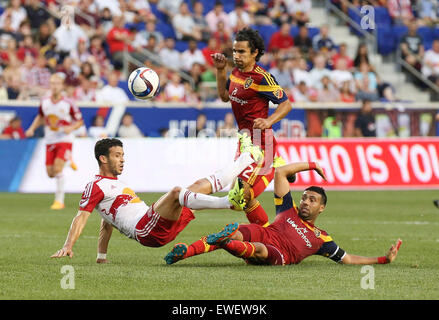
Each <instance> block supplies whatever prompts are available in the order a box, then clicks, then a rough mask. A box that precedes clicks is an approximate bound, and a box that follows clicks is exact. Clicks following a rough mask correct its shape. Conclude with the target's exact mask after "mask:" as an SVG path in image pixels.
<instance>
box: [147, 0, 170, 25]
mask: <svg viewBox="0 0 439 320" xmlns="http://www.w3.org/2000/svg"><path fill="white" fill-rule="evenodd" d="M149 6H150V8H151V12H152V13H153V14H154V16H155V17H156V18H157V19H158V20H160V21H162V22H166V20H167V18H166V15H165V14H164V13H163V12H161V11H160V10H159V9H157V4H155V3H151V2H150V3H149Z"/></svg>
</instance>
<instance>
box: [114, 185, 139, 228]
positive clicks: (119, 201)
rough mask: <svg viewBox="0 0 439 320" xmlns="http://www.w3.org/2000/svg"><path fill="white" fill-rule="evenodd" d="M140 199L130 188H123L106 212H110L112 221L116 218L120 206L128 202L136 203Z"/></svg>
mask: <svg viewBox="0 0 439 320" xmlns="http://www.w3.org/2000/svg"><path fill="white" fill-rule="evenodd" d="M140 201H141V200H140V199H139V197H138V196H137V195H136V194H135V192H134V191H133V190H131V189H130V188H125V189H123V191H122V194H120V195H118V196H117V197H116V199H115V200H114V201H113V203H112V204H111V208H110V210H109V211H108V213H106V214H109V215H110V214H111V215H112V216H113V221H114V220H116V215H117V211H118V210H119V208H120V207H122V206H126V205H127V204H128V203H138V202H140Z"/></svg>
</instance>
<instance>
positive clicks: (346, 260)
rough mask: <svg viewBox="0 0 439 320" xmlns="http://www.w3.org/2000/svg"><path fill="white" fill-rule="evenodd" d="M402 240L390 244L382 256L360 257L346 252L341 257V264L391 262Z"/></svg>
mask: <svg viewBox="0 0 439 320" xmlns="http://www.w3.org/2000/svg"><path fill="white" fill-rule="evenodd" d="M401 244H402V240H401V239H398V240H397V241H396V243H395V244H392V245H391V246H390V249H389V251H388V252H387V254H386V255H385V256H382V257H362V256H356V255H353V254H347V253H346V255H345V256H344V257H343V259H342V261H341V262H342V263H343V264H386V263H391V262H392V261H394V260H395V259H396V256H397V255H398V250H399V248H400V247H401Z"/></svg>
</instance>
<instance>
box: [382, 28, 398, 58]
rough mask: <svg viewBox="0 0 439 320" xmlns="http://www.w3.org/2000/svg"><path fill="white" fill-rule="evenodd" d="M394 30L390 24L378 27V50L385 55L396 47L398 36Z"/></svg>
mask: <svg viewBox="0 0 439 320" xmlns="http://www.w3.org/2000/svg"><path fill="white" fill-rule="evenodd" d="M393 32H394V30H393V28H392V27H390V26H381V27H380V28H378V29H377V45H378V52H379V53H380V54H382V55H384V56H386V55H388V54H390V53H392V52H393V51H394V50H395V49H396V43H399V41H398V42H397V41H396V37H395V36H394V33H393Z"/></svg>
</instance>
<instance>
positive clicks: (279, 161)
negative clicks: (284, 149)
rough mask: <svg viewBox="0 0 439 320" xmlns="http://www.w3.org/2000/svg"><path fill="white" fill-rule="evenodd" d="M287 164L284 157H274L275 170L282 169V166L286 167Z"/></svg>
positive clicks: (273, 165)
mask: <svg viewBox="0 0 439 320" xmlns="http://www.w3.org/2000/svg"><path fill="white" fill-rule="evenodd" d="M286 164H287V163H286V161H285V160H284V158H282V157H274V159H273V164H272V167H273V168H279V167H282V166H284V165H286Z"/></svg>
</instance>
